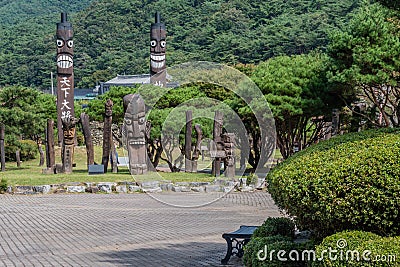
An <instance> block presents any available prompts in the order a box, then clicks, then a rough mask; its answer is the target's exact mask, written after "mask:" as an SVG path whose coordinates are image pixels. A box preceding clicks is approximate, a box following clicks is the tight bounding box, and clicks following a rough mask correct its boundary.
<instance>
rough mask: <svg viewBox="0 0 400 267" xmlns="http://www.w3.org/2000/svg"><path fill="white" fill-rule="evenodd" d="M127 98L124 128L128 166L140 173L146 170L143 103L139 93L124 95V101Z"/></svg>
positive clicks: (135, 172) (134, 171)
mask: <svg viewBox="0 0 400 267" xmlns="http://www.w3.org/2000/svg"><path fill="white" fill-rule="evenodd" d="M127 99H130V103H129V105H128V107H127V109H126V112H125V117H124V129H125V135H126V138H125V140H126V143H127V144H126V145H127V149H128V155H129V167H130V171H131V173H132V174H142V173H145V172H146V171H147V149H146V117H145V115H146V113H145V111H146V110H145V104H144V101H143V99H142V98H141V97H140V95H139V94H134V95H133V96H132V95H127V96H125V97H124V102H125V101H126V100H127Z"/></svg>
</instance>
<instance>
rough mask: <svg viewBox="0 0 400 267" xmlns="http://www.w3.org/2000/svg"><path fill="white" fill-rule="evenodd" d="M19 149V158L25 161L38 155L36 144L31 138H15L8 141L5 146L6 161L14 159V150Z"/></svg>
mask: <svg viewBox="0 0 400 267" xmlns="http://www.w3.org/2000/svg"><path fill="white" fill-rule="evenodd" d="M17 150H19V153H20V160H21V161H27V160H30V159H34V158H36V156H37V155H38V149H37V145H36V143H35V142H34V141H32V140H16V141H15V142H12V143H8V144H7V145H6V148H5V155H6V161H16V159H17V158H16V155H15V152H16V151H17Z"/></svg>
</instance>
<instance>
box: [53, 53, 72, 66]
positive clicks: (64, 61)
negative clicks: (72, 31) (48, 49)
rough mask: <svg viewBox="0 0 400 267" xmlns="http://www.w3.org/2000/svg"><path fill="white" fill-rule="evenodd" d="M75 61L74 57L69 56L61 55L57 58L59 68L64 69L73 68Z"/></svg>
mask: <svg viewBox="0 0 400 267" xmlns="http://www.w3.org/2000/svg"><path fill="white" fill-rule="evenodd" d="M73 64H74V63H73V60H72V57H70V56H68V55H60V56H59V57H58V58H57V66H58V67H59V68H62V69H68V68H71V67H72V66H73Z"/></svg>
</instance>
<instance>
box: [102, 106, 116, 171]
mask: <svg viewBox="0 0 400 267" xmlns="http://www.w3.org/2000/svg"><path fill="white" fill-rule="evenodd" d="M104 107H105V116H104V127H103V157H102V160H101V164H103V165H104V173H107V168H108V161H109V159H110V151H111V140H112V133H111V126H112V107H113V102H112V100H111V99H108V100H107V101H106V104H105V105H104Z"/></svg>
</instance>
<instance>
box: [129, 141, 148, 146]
mask: <svg viewBox="0 0 400 267" xmlns="http://www.w3.org/2000/svg"><path fill="white" fill-rule="evenodd" d="M129 144H130V145H145V144H146V143H145V142H143V141H130V142H129Z"/></svg>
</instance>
